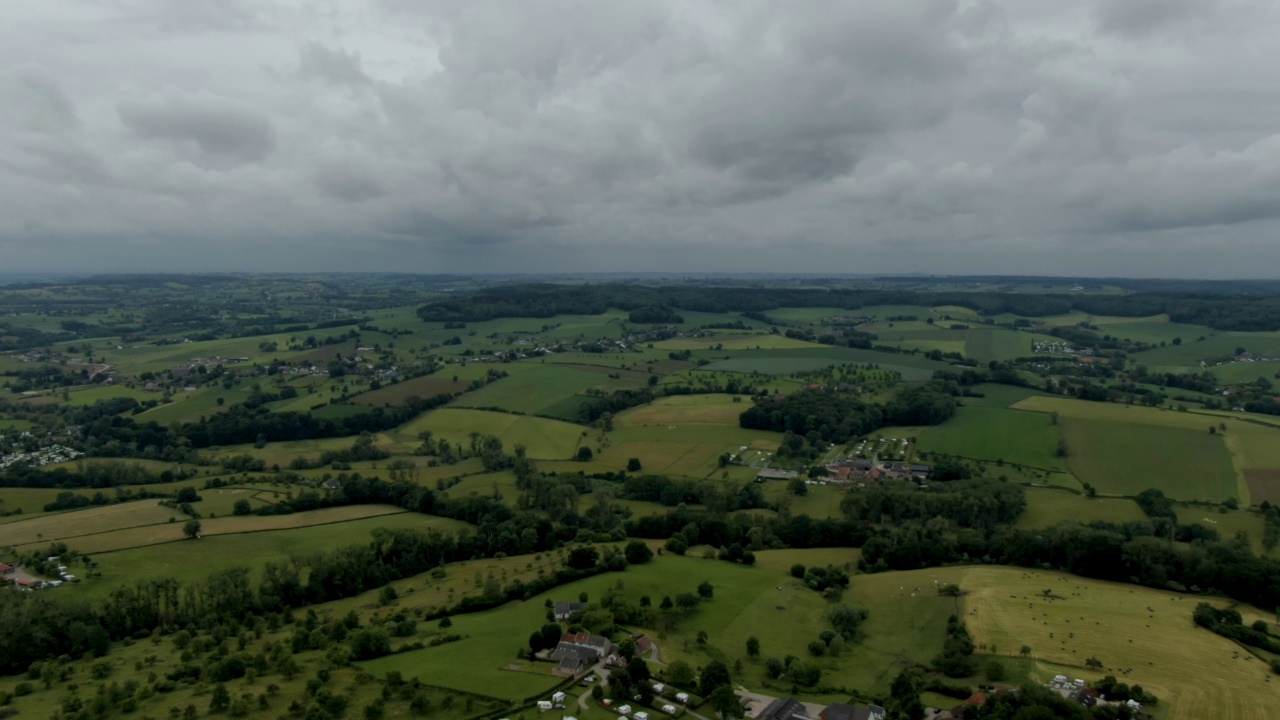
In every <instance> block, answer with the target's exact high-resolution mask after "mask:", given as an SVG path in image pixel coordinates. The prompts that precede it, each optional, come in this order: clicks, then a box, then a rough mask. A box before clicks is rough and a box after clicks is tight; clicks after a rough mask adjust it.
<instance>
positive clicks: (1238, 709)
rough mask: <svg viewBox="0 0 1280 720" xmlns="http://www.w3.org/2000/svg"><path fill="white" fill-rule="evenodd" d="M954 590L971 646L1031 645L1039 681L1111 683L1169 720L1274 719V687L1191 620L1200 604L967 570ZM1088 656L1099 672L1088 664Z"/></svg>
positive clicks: (1277, 693) (1029, 574)
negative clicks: (1137, 688)
mask: <svg viewBox="0 0 1280 720" xmlns="http://www.w3.org/2000/svg"><path fill="white" fill-rule="evenodd" d="M915 572H918V573H924V572H927V571H915ZM959 585H960V587H961V589H962V590H964V591H965V592H966V595H965V596H964V597H963V608H964V619H965V622H966V623H967V624H968V627H969V631H970V632H971V633H972V634H973V636H974V641H975V642H977V643H978V644H980V645H987V646H988V647H989V646H990V645H992V644H994V645H995V646H996V649H997V652H998V653H999V654H1002V655H1009V656H1016V655H1018V654H1019V651H1020V649H1021V647H1022V646H1023V645H1027V646H1029V647H1030V648H1031V657H1033V658H1034V659H1035V660H1036V661H1037V663H1038V672H1037V673H1036V675H1037V679H1038V680H1039V681H1042V682H1043V681H1047V680H1049V679H1051V678H1052V677H1053V675H1055V674H1056V673H1058V672H1061V673H1064V674H1066V675H1068V676H1069V677H1072V678H1077V677H1079V678H1084V679H1086V680H1096V679H1099V678H1101V677H1102V676H1103V675H1115V676H1116V677H1117V678H1119V679H1121V680H1123V681H1124V682H1127V683H1129V684H1138V685H1142V686H1143V687H1144V688H1146V689H1147V690H1148V691H1150V692H1153V693H1155V695H1156V696H1157V697H1159V698H1160V701H1161V705H1162V706H1164V708H1167V710H1165V712H1167V716H1166V717H1167V718H1168V720H1199V719H1200V718H1207V717H1212V718H1215V719H1221V720H1263V719H1264V718H1273V717H1275V713H1274V709H1275V708H1276V707H1277V705H1278V704H1280V682H1274V681H1271V679H1270V678H1271V671H1270V668H1268V667H1267V665H1266V664H1265V663H1264V662H1262V661H1261V660H1259V659H1257V658H1255V657H1253V656H1252V655H1250V654H1249V653H1248V652H1246V651H1244V650H1243V649H1242V648H1241V647H1240V646H1238V645H1236V644H1235V643H1233V642H1231V641H1230V640H1227V639H1226V638H1223V637H1220V636H1218V635H1215V634H1213V633H1211V632H1209V631H1208V630H1204V629H1202V628H1199V627H1197V626H1196V625H1195V624H1194V623H1192V622H1191V612H1192V610H1193V609H1194V608H1195V605H1196V603H1197V602H1200V601H1201V600H1202V598H1199V597H1196V596H1192V595H1179V594H1177V593H1171V592H1163V591H1160V590H1152V589H1149V588H1143V587H1138V586H1133V585H1122V584H1118V583H1108V582H1101V581H1096V580H1086V579H1084V578H1079V577H1076V576H1073V575H1065V574H1062V573H1054V572H1044V571H1031V570H1020V569H1017V568H1003V567H974V568H969V569H967V571H966V572H965V573H964V575H963V576H962V577H961V578H960V580H959ZM1045 590H1049V591H1050V593H1051V595H1052V598H1050V597H1045V596H1044V595H1043V593H1044V591H1045ZM1216 604H1219V605H1221V604H1223V603H1222V602H1220V601H1219V602H1217V603H1216ZM1272 619H1274V618H1272ZM1091 657H1096V658H1097V659H1098V660H1100V661H1101V662H1102V663H1103V669H1102V670H1100V671H1095V670H1091V669H1089V668H1087V667H1086V666H1085V661H1086V660H1087V659H1089V658H1091Z"/></svg>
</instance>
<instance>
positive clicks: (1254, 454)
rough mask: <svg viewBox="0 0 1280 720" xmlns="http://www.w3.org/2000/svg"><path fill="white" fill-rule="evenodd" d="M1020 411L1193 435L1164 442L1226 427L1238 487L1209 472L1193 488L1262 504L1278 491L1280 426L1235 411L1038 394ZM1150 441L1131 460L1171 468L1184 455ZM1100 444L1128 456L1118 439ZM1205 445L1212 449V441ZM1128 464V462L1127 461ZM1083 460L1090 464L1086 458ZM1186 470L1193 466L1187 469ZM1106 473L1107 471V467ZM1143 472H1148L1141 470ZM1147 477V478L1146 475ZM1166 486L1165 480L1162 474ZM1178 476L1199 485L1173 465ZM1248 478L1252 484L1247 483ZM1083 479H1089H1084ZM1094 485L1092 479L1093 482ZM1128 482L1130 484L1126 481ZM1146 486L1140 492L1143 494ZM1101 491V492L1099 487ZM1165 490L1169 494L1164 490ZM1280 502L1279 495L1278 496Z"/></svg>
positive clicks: (1222, 439)
mask: <svg viewBox="0 0 1280 720" xmlns="http://www.w3.org/2000/svg"><path fill="white" fill-rule="evenodd" d="M1013 407H1014V408H1016V409H1021V410H1032V411H1036V412H1043V413H1052V412H1056V413H1058V415H1059V416H1060V417H1061V418H1063V419H1075V420H1083V421H1099V422H1103V423H1119V424H1120V425H1119V426H1112V427H1113V428H1114V429H1115V430H1117V431H1122V432H1128V430H1129V428H1130V426H1133V427H1144V426H1145V427H1148V428H1150V427H1156V428H1170V429H1178V430H1186V431H1190V433H1191V434H1190V435H1181V434H1175V435H1170V436H1166V437H1165V440H1166V441H1173V440H1176V439H1177V438H1181V437H1188V438H1190V437H1193V436H1195V435H1204V436H1206V437H1209V438H1212V437H1213V436H1209V435H1208V430H1209V428H1210V427H1213V428H1215V430H1216V429H1218V426H1219V425H1222V426H1225V428H1226V429H1225V430H1222V431H1220V432H1219V434H1218V435H1217V437H1218V439H1219V441H1220V442H1224V443H1225V444H1226V448H1227V449H1228V450H1229V451H1230V459H1231V463H1232V465H1233V467H1234V469H1235V474H1236V484H1235V487H1234V488H1220V487H1219V488H1215V487H1213V482H1214V481H1213V480H1212V478H1213V477H1216V476H1217V471H1212V472H1210V473H1209V475H1210V477H1209V478H1206V480H1207V481H1208V482H1207V483H1206V486H1205V487H1203V488H1193V490H1195V491H1199V492H1200V493H1201V495H1203V494H1205V493H1209V494H1213V493H1215V492H1216V493H1217V495H1218V497H1219V499H1220V500H1221V499H1225V498H1227V497H1236V498H1238V499H1239V500H1240V502H1241V503H1244V504H1248V503H1258V502H1261V500H1262V499H1263V498H1264V497H1271V495H1270V494H1269V493H1271V494H1274V493H1277V491H1280V428H1277V427H1274V426H1271V425H1267V424H1265V423H1263V422H1258V421H1257V420H1256V418H1252V417H1251V418H1249V419H1247V420H1245V419H1242V418H1240V417H1237V415H1236V414H1234V413H1208V412H1204V413H1202V412H1174V411H1171V410H1161V409H1156V408H1148V407H1138V406H1126V405H1119V404H1116V403H1099V402H1086V401H1083V400H1072V399H1068V398H1060V397H1048V396H1036V397H1030V398H1027V399H1025V400H1022V401H1019V402H1018V403H1015V404H1014V405H1013ZM1091 437H1093V434H1086V436H1085V437H1084V438H1083V441H1084V442H1085V443H1086V445H1085V446H1083V447H1082V448H1071V452H1072V455H1071V456H1070V457H1069V458H1068V467H1071V463H1072V461H1073V460H1075V459H1077V458H1078V457H1079V455H1078V452H1087V449H1088V444H1087V443H1088V442H1090V441H1091V440H1090V439H1091ZM1144 437H1147V438H1148V440H1149V441H1150V442H1149V443H1148V444H1147V445H1146V446H1144V447H1140V448H1137V449H1136V450H1133V452H1131V453H1129V454H1131V455H1133V457H1135V458H1137V457H1139V455H1141V457H1144V458H1145V457H1149V456H1151V454H1153V453H1154V454H1158V455H1161V456H1162V459H1161V458H1157V459H1156V460H1155V461H1154V462H1157V463H1164V464H1165V465H1164V466H1166V467H1167V464H1168V458H1169V457H1179V455H1180V453H1183V452H1185V451H1184V450H1183V449H1181V448H1177V447H1172V446H1169V447H1165V446H1163V444H1162V442H1161V441H1160V440H1159V439H1158V436H1155V437H1153V436H1152V435H1151V433H1149V432H1146V433H1144ZM1067 442H1068V445H1069V446H1070V445H1071V440H1070V438H1068V439H1067ZM1102 442H1104V443H1108V446H1109V447H1110V448H1111V450H1110V451H1109V452H1114V451H1119V452H1124V448H1123V447H1117V446H1119V445H1121V444H1122V443H1121V440H1120V439H1119V438H1109V439H1108V438H1103V439H1102ZM1193 444H1194V445H1195V446H1196V447H1200V446H1201V445H1204V444H1206V440H1205V438H1204V437H1201V438H1199V439H1198V440H1193ZM1207 445H1208V446H1210V447H1212V445H1213V443H1212V442H1211V441H1208V442H1207ZM1209 452H1210V455H1209V457H1211V456H1212V455H1214V454H1216V451H1213V450H1210V451H1209ZM1126 461H1127V460H1126ZM1191 461H1192V462H1193V463H1205V462H1207V460H1206V456H1204V455H1200V456H1197V457H1196V458H1193V459H1192V460H1191ZM1084 462H1086V463H1088V462H1090V461H1089V460H1088V459H1087V458H1085V459H1084ZM1187 467H1194V466H1192V465H1189V466H1187ZM1103 471H1104V472H1106V469H1105V468H1104V469H1103ZM1143 472H1145V471H1143ZM1143 477H1146V475H1143ZM1160 477H1161V481H1162V483H1163V482H1164V481H1165V480H1167V479H1168V478H1167V477H1164V476H1160ZM1174 477H1175V480H1176V482H1177V483H1178V484H1180V485H1195V484H1196V483H1195V482H1194V481H1190V480H1188V478H1187V476H1186V473H1185V472H1184V471H1183V469H1182V468H1181V466H1178V467H1175V471H1174ZM1246 478H1248V484H1247V485H1246ZM1081 480H1087V479H1086V478H1081ZM1090 482H1091V481H1090ZM1126 482H1127V481H1126ZM1141 489H1143V488H1139V490H1141ZM1099 491H1101V488H1099ZM1166 492H1168V491H1167V490H1166ZM1275 497H1277V498H1280V494H1275Z"/></svg>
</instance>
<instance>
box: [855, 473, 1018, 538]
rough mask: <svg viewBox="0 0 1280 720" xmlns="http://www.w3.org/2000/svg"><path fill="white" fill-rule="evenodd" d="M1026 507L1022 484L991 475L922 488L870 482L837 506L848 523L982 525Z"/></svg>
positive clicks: (1012, 518)
mask: <svg viewBox="0 0 1280 720" xmlns="http://www.w3.org/2000/svg"><path fill="white" fill-rule="evenodd" d="M1026 506H1027V498H1026V492H1025V491H1024V490H1023V488H1022V486H1021V485H1018V484H1015V483H1009V482H1000V481H998V480H990V479H973V480H957V481H955V482H950V483H943V484H933V485H930V486H929V487H928V488H925V489H918V488H916V487H915V486H914V485H911V484H906V483H874V484H871V485H869V486H868V487H867V488H865V489H864V490H863V491H861V492H856V493H849V494H847V495H845V497H844V499H843V500H841V501H840V509H841V511H842V512H843V513H844V515H845V517H846V518H848V519H849V520H850V521H852V522H862V523H883V522H890V523H896V524H901V523H905V522H909V521H933V520H942V521H943V522H946V523H948V524H952V523H953V524H954V525H956V526H957V527H961V528H980V529H985V530H992V529H995V528H997V527H1000V526H1003V525H1008V524H1010V523H1013V522H1016V521H1017V519H1018V517H1019V516H1021V515H1022V511H1023V510H1024V509H1026Z"/></svg>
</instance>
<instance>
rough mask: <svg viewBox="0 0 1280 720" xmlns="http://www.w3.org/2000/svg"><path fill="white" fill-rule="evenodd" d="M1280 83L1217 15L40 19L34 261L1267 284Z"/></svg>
mask: <svg viewBox="0 0 1280 720" xmlns="http://www.w3.org/2000/svg"><path fill="white" fill-rule="evenodd" d="M1276 65H1280V7H1277V6H1276V5H1275V4H1274V3H1247V2H1244V3H1228V2H1220V1H1217V0H1212V1H1211V0H1206V1H1205V2H1191V0H1159V1H1158V2H1157V1H1155V0H1105V1H1104V0H1097V1H1096V2H1092V3H1091V4H1089V5H1085V6H1081V5H1080V4H1070V3H1067V4H1064V3H1061V2H1052V1H1051V0H1019V1H1018V2H1014V1H1013V0H897V1H895V2H870V1H869V0H868V1H866V2H835V1H834V0H832V1H827V0H814V1H813V2H806V3H804V8H803V11H802V12H801V11H798V10H797V6H796V5H794V4H789V3H781V2H765V1H763V0H734V1H732V2H730V1H729V0H723V1H722V0H653V1H652V2H631V3H598V2H581V1H580V0H546V1H545V2H537V3H530V2H527V1H526V0H493V1H492V2H484V3H460V2H455V1H453V0H415V1H414V2H408V1H407V0H319V1H317V0H253V1H250V0H193V1H192V2H181V3H174V2H165V1H163V0H124V2H122V3H94V2H91V1H90V0H66V2H63V3H26V4H15V5H14V6H13V7H11V8H6V22H5V23H3V24H0V107H3V108H5V110H4V112H0V263H4V265H5V266H6V267H19V268H27V269H45V268H46V267H47V266H49V265H50V264H53V265H59V266H61V265H63V264H65V263H67V262H79V263H82V264H83V265H84V267H85V268H88V269H95V268H97V267H99V266H101V265H102V263H104V262H110V263H115V264H119V263H126V261H129V262H133V263H135V264H136V266H137V269H152V268H156V269H158V268H161V267H164V268H166V269H169V268H171V267H172V266H173V265H175V264H177V265H182V264H183V263H190V264H191V265H192V267H202V268H204V267H207V268H229V269H231V268H238V269H246V268H247V267H248V266H247V265H245V264H244V263H245V260H244V258H247V257H252V258H253V259H254V261H253V265H252V267H254V268H268V269H324V268H333V269H363V270H372V269H396V270H405V269H409V270H412V269H422V270H436V271H439V270H448V269H451V268H458V269H465V270H468V271H473V270H484V269H489V270H498V271H510V270H539V271H545V270H616V269H635V270H645V269H650V270H675V269H694V270H784V271H785V270H794V271H832V272H883V271H912V270H919V271H933V272H983V273H988V272H1002V271H1007V272H1045V273H1057V272H1062V273H1070V272H1103V273H1107V272H1110V273H1117V274H1123V273H1130V274H1174V275H1179V274H1181V275H1197V274H1206V273H1208V274H1215V275H1232V274H1236V275H1239V274H1258V273H1259V272H1260V269H1261V268H1270V267H1276V266H1278V265H1277V263H1280V244H1277V243H1274V242H1269V240H1270V239H1272V238H1274V236H1275V233H1276V232H1277V231H1278V230H1280V210H1278V209H1277V208H1280V204H1277V203H1275V202H1274V198H1275V197H1280V174H1278V173H1280V171H1278V170H1277V168H1280V150H1278V149H1277V148H1280V126H1277V123H1276V121H1275V118H1276V117H1280V96H1278V95H1277V93H1276V92H1275V82H1274V78H1273V77H1272V75H1273V74H1274V70H1273V68H1274V67H1275V66H1276ZM50 239H56V244H51V243H52V242H53V241H52V240H50ZM55 247H56V248H57V249H56V250H54V249H51V248H55ZM1210 249H1212V250H1210ZM1206 257H1213V258H1216V263H1211V264H1206V262H1205V258H1206ZM15 263H16V264H15ZM126 264H127V263H126ZM121 269H125V268H121Z"/></svg>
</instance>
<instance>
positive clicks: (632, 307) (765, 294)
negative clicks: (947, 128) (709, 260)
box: [417, 283, 1280, 331]
mask: <svg viewBox="0 0 1280 720" xmlns="http://www.w3.org/2000/svg"><path fill="white" fill-rule="evenodd" d="M877 305H924V306H929V307H937V306H941V305H956V306H960V307H965V308H969V309H972V310H976V311H977V312H979V313H982V314H984V315H997V314H1000V313H1013V314H1016V315H1023V316H1026V317H1045V316H1049V315H1063V314H1066V313H1070V312H1073V311H1079V312H1083V313H1088V314H1093V315H1117V316H1122V317H1147V316H1151V315H1159V314H1161V313H1168V314H1169V316H1170V319H1171V320H1172V321H1173V322H1180V323H1190V324H1195V325H1207V326H1209V327H1212V328H1215V329H1218V330H1243V331H1264V330H1274V329H1275V328H1277V327H1280V295H1277V294H1274V290H1272V291H1270V293H1269V294H1265V295H1239V294H1237V295H1210V294H1193V293H1189V292H1174V291H1161V292H1137V293H1132V294H1127V295H1113V294H1108V295H1088V294H1071V295H1068V294H1055V293H1044V294H1033V293H1000V292H959V291H957V292H915V291H907V290H894V289H843V288H831V289H818V288H813V289H800V288H771V287H748V286H738V287H733V286H703V285H642V284H638V283H628V284H623V283H604V284H599V285H580V286H565V285H555V284H550V283H546V284H538V283H530V284H522V285H505V286H502V287H493V288H483V289H480V290H477V291H475V292H474V293H471V294H469V295H464V296H453V297H448V298H445V299H442V300H437V301H434V302H430V303H427V304H425V305H423V306H422V307H420V308H418V311H417V313H418V317H420V318H421V319H422V320H424V321H426V322H459V321H461V322H471V321H476V322H478V321H484V320H492V319H496V318H503V317H524V318H530V317H532V318H547V317H552V316H554V315H600V314H603V313H604V312H606V311H608V310H609V309H611V308H618V309H621V310H625V311H627V312H632V311H636V310H640V309H641V308H675V309H681V310H688V311H696V312H707V313H724V312H741V313H744V314H745V313H756V314H759V313H764V312H766V311H769V310H776V309H778V308H783V307H833V308H841V309H845V310H857V309H859V308H864V307H871V306H877ZM646 312H647V311H646ZM748 317H752V315H748Z"/></svg>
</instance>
